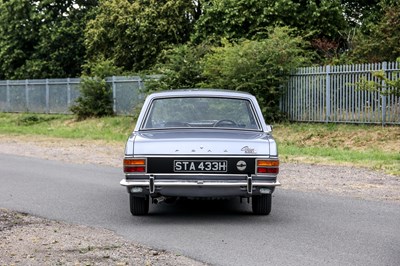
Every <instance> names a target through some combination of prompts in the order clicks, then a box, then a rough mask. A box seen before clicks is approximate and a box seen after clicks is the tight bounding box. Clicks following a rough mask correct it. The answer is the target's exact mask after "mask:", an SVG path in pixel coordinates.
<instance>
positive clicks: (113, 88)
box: [111, 76, 117, 114]
mask: <svg viewBox="0 0 400 266" xmlns="http://www.w3.org/2000/svg"><path fill="white" fill-rule="evenodd" d="M111 86H112V93H113V111H114V114H116V113H117V92H116V86H115V76H112V78H111Z"/></svg>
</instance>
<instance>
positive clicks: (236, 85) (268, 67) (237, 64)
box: [202, 27, 311, 121]
mask: <svg viewBox="0 0 400 266" xmlns="http://www.w3.org/2000/svg"><path fill="white" fill-rule="evenodd" d="M292 33H293V30H291V29H289V28H287V27H277V28H275V29H272V30H271V31H270V33H269V37H268V38H267V39H264V40H259V41H250V40H243V41H241V42H240V43H230V42H228V41H223V46H222V47H218V48H215V49H213V52H212V53H210V54H208V55H207V56H206V57H205V58H204V60H203V76H204V77H205V78H206V83H204V84H203V85H202V86H209V87H216V88H221V89H233V90H240V91H247V92H250V93H252V94H253V95H255V96H256V97H257V99H258V101H259V102H260V105H261V108H262V110H263V113H264V116H265V118H266V119H267V120H270V121H271V120H272V121H276V120H279V119H280V118H281V114H280V112H279V100H280V97H281V95H282V88H283V86H284V85H285V83H286V81H287V79H288V74H289V72H290V70H292V69H295V68H297V67H299V66H301V65H303V64H306V63H308V62H309V61H310V58H311V55H310V54H308V53H307V52H306V50H305V47H306V43H305V41H303V39H302V38H300V37H292V36H291V35H292Z"/></svg>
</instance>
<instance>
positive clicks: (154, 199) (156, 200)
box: [153, 196, 167, 204]
mask: <svg viewBox="0 0 400 266" xmlns="http://www.w3.org/2000/svg"><path fill="white" fill-rule="evenodd" d="M166 199H167V198H166V197H164V196H161V197H157V198H153V203H154V204H159V203H161V202H163V201H165V200H166Z"/></svg>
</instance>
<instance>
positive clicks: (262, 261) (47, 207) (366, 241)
mask: <svg viewBox="0 0 400 266" xmlns="http://www.w3.org/2000/svg"><path fill="white" fill-rule="evenodd" d="M122 177H123V174H122V171H121V169H119V168H113V167H103V166H98V165H87V164H86V165H84V164H82V165H79V164H68V163H63V162H59V161H50V160H42V159H35V158H29V157H19V156H13V155H3V154H0V207H3V208H8V209H12V210H17V211H23V212H27V213H30V214H34V215H39V216H42V217H45V218H49V219H56V220H61V221H66V222H69V223H75V224H83V225H89V226H94V227H102V228H106V229H110V230H113V231H115V232H116V233H117V234H119V235H122V236H123V237H125V238H127V239H129V240H132V241H134V242H138V243H142V244H145V245H148V246H152V247H154V248H159V249H167V250H170V251H172V252H175V253H178V254H182V255H186V256H189V257H192V258H194V259H197V260H200V261H203V262H206V263H210V264H213V265H400V205H399V204H397V203H384V202H376V201H366V200H358V199H353V198H346V197H334V196H327V195H323V194H316V193H304V192H297V191H294V190H285V189H282V188H278V189H277V190H276V192H275V193H274V197H273V204H272V212H271V214H270V215H269V216H255V215H252V213H251V208H250V205H248V204H247V203H242V204H240V203H239V200H230V201H179V202H177V203H176V204H174V205H164V204H162V205H152V206H151V208H150V215H149V216H145V217H133V216H131V215H130V213H129V207H128V205H129V202H128V194H127V192H126V190H125V188H124V187H121V186H120V185H119V181H120V179H121V178H122Z"/></svg>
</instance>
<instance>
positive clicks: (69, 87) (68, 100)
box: [67, 78, 71, 112]
mask: <svg viewBox="0 0 400 266" xmlns="http://www.w3.org/2000/svg"><path fill="white" fill-rule="evenodd" d="M70 106H71V79H70V78H67V109H69V107H70ZM67 112H68V110H67Z"/></svg>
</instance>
